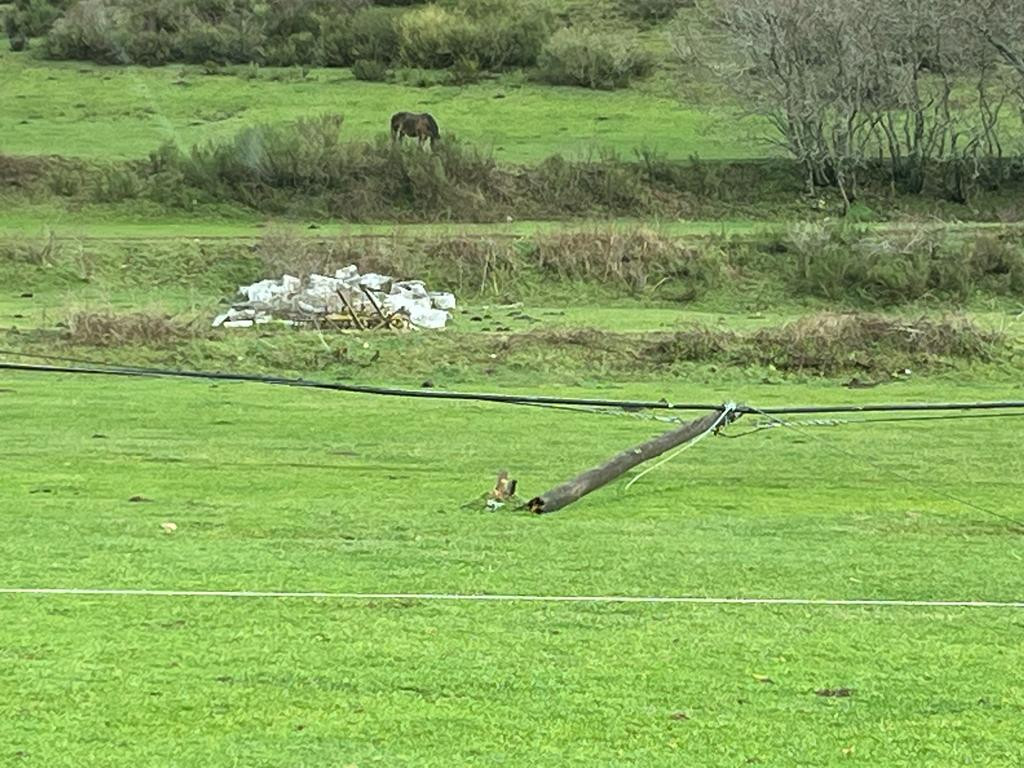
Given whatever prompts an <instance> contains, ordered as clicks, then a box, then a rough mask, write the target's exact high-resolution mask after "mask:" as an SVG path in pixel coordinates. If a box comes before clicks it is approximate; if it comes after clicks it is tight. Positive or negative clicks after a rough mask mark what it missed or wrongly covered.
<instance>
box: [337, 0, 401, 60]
mask: <svg viewBox="0 0 1024 768" xmlns="http://www.w3.org/2000/svg"><path fill="white" fill-rule="evenodd" d="M320 34H321V41H320V46H321V58H322V60H323V63H324V64H326V65H327V66H335V67H349V66H352V65H353V64H355V62H356V61H358V60H360V59H365V60H367V61H379V62H383V63H386V64H393V63H394V62H396V61H397V60H398V48H399V36H398V15H397V14H396V13H395V12H394V11H393V10H390V9H387V8H374V7H371V8H364V9H362V10H360V11H357V12H356V13H354V14H351V15H341V14H334V15H330V16H326V17H324V19H323V21H322V25H321V30H320Z"/></svg>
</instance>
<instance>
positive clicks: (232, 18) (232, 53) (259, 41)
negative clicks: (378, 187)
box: [46, 0, 553, 72]
mask: <svg viewBox="0 0 1024 768" xmlns="http://www.w3.org/2000/svg"><path fill="white" fill-rule="evenodd" d="M379 5H380V6H385V5H386V4H379ZM388 5H397V4H394V3H392V4H388ZM552 29H553V17H552V16H551V14H550V12H549V11H548V10H547V8H546V6H545V5H544V4H542V3H539V2H535V1H534V0H513V1H512V2H501V3H497V2H493V1H492V0H475V1H474V2H471V3H458V4H456V3H447V4H441V5H438V4H430V5H425V6H423V7H418V8H413V9H403V8H393V7H379V6H375V5H371V4H370V3H369V2H366V0H343V2H337V1H336V0H302V1H301V2H298V1H295V0H291V1H289V2H280V3H276V2H275V3H263V2H256V0H235V1H233V2H224V1H215V2H209V3H194V2H189V1H188V0H160V1H159V2H157V1H156V0H146V1H145V2H136V0H132V1H131V2H128V1H127V0H80V1H79V2H77V3H76V4H74V5H73V6H72V7H71V8H70V9H68V10H67V12H66V13H64V14H63V16H62V17H61V18H60V19H59V20H58V21H57V22H56V23H55V24H54V25H53V29H52V30H51V31H50V34H49V36H48V38H47V45H46V50H47V53H48V55H49V56H51V57H53V58H57V59H90V60H93V61H97V62H101V63H105V64H118V63H138V64H145V65H157V64H164V63H167V62H172V61H177V62H187V63H194V64H204V63H207V62H215V63H220V64H226V63H242V64H245V63H257V64H267V65H273V66H292V65H307V66H352V65H354V64H355V63H356V62H360V61H362V62H375V63H376V64H377V65H378V67H379V66H394V65H399V64H401V65H405V66H413V67H437V68H445V67H452V66H455V65H457V64H459V63H460V62H462V63H463V66H466V64H465V62H472V64H473V66H476V67H478V68H481V69H484V70H489V71H499V70H503V69H507V68H510V67H528V66H532V65H533V64H534V63H535V62H536V60H537V56H538V55H539V53H540V50H541V47H542V46H543V44H544V42H545V41H546V40H547V38H548V37H549V36H550V34H551V32H552ZM367 66H368V65H367V64H363V65H362V68H363V71H364V72H365V71H367Z"/></svg>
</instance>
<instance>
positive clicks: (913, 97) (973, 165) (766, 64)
mask: <svg viewBox="0 0 1024 768" xmlns="http://www.w3.org/2000/svg"><path fill="white" fill-rule="evenodd" d="M997 1H998V0H858V2H856V3H852V2H849V1H848V0H701V2H700V4H699V8H700V9H701V11H702V14H701V15H702V19H703V23H702V24H701V25H700V28H699V30H696V33H694V32H695V30H694V29H693V28H691V29H690V30H688V31H680V33H679V34H677V35H676V37H675V40H674V42H675V48H676V51H677V52H678V53H679V55H680V56H682V57H684V58H685V59H686V60H687V61H688V62H689V63H690V64H691V65H697V66H703V67H706V68H708V69H710V70H711V71H712V72H713V73H714V74H715V75H716V76H717V78H718V79H719V80H720V81H721V82H723V83H724V84H726V85H727V86H728V87H730V88H731V89H733V90H734V91H735V92H736V94H737V95H738V96H739V98H740V99H741V101H742V103H744V104H746V105H748V107H749V108H750V109H751V110H752V111H753V112H755V113H757V114H760V115H763V116H765V117H767V119H768V120H769V121H770V122H771V123H772V124H773V125H774V126H775V128H776V130H777V133H778V137H779V141H781V143H782V144H783V146H785V147H786V149H787V150H788V151H789V152H790V153H791V154H792V155H793V156H794V157H795V158H797V159H798V160H799V161H800V163H801V164H802V166H803V168H804V169H805V172H806V177H807V183H808V186H809V187H812V188H813V187H817V186H822V185H834V186H835V187H837V188H838V189H839V191H840V192H841V194H842V197H843V200H844V201H845V203H846V204H847V205H848V204H849V202H850V201H851V200H852V199H854V198H855V197H856V195H857V188H858V185H859V182H860V178H861V177H862V175H863V173H864V172H865V170H866V169H868V168H872V169H873V168H882V169H888V176H889V179H890V182H891V183H892V185H893V186H894V187H897V186H898V187H899V188H901V189H904V190H907V191H910V192H920V191H922V189H924V187H925V184H926V180H927V178H928V176H929V174H930V173H932V172H934V171H935V170H941V171H942V172H943V176H942V179H941V181H942V183H943V184H945V185H946V188H947V191H948V192H949V194H950V195H951V196H952V197H954V198H955V199H961V200H965V199H966V197H967V195H968V194H969V190H970V188H971V186H972V184H973V183H974V182H975V181H976V180H977V179H978V178H979V177H980V176H981V175H982V172H983V171H984V170H985V169H984V167H983V166H984V165H985V163H987V162H988V161H989V158H991V157H998V158H1001V157H1002V140H1001V136H1000V118H1001V116H1002V112H1003V107H1004V104H1005V99H1006V93H1007V88H1006V78H1005V77H1004V74H1003V73H1004V71H1005V69H1006V67H1005V64H1003V63H1002V62H1001V61H1000V58H1001V57H1002V58H1003V59H1004V60H1005V56H1006V54H1005V53H1002V51H1000V49H999V47H998V46H996V45H994V44H993V43H991V42H990V41H989V40H987V38H986V35H985V33H984V31H983V27H982V25H981V21H982V19H983V18H984V19H991V18H992V17H991V16H986V17H982V16H977V18H976V19H975V20H974V23H973V24H972V25H965V24H962V23H960V22H961V21H963V20H964V19H965V18H966V16H965V14H967V13H968V11H969V10H970V7H971V6H975V5H978V4H979V3H993V4H994V3H996V2H997ZM1004 2H1005V0H1004ZM990 23H991V22H990ZM1022 52H1024V46H1022ZM1021 63H1022V75H1024V62H1021Z"/></svg>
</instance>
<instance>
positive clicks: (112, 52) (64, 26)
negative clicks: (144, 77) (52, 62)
mask: <svg viewBox="0 0 1024 768" xmlns="http://www.w3.org/2000/svg"><path fill="white" fill-rule="evenodd" d="M122 21H123V14H121V13H118V12H117V11H116V9H114V8H113V7H111V5H110V4H109V3H108V2H106V0H81V1H80V2H78V3H77V4H75V5H74V6H72V7H71V8H70V9H69V10H68V12H67V13H65V14H64V15H63V16H62V17H61V18H60V19H58V20H57V21H56V22H55V23H54V25H53V29H51V30H50V34H49V35H47V37H46V53H47V55H48V56H50V57H51V58H55V59H88V60H91V61H96V62H99V63H101V64H117V63H122V62H124V61H125V58H126V56H125V51H124V42H125V41H124V39H123V36H122V35H120V34H119V33H118V29H119V28H120V27H121V25H122Z"/></svg>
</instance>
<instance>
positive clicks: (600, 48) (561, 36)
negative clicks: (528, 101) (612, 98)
mask: <svg viewBox="0 0 1024 768" xmlns="http://www.w3.org/2000/svg"><path fill="white" fill-rule="evenodd" d="M653 69H654V58H653V56H652V55H651V54H650V53H649V52H648V51H647V50H646V49H645V48H644V47H643V46H642V44H640V42H639V41H638V40H636V39H635V38H633V37H631V36H629V35H628V34H624V33H621V32H620V33H616V34H612V33H609V32H599V31H593V30H587V29H580V28H575V27H573V28H569V29H561V30H559V31H558V32H556V33H555V34H554V35H553V36H552V38H551V40H549V41H548V43H547V44H546V45H545V46H544V49H543V51H542V52H541V54H540V58H539V60H538V67H537V77H538V78H539V79H540V80H542V81H543V82H546V83H551V84H553V85H579V86H583V87H585V88H599V89H612V88H622V87H624V86H626V85H629V83H630V81H631V80H633V79H634V78H639V77H645V76H647V75H649V74H650V73H651V72H652V70H653Z"/></svg>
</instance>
